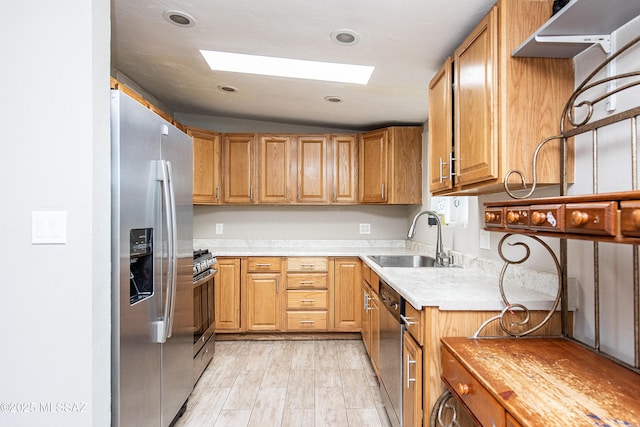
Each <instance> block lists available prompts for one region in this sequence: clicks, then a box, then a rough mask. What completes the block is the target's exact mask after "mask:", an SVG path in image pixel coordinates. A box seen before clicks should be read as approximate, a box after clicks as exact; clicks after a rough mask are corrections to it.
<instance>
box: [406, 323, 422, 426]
mask: <svg viewBox="0 0 640 427" xmlns="http://www.w3.org/2000/svg"><path fill="white" fill-rule="evenodd" d="M402 387H403V389H404V391H403V396H402V406H403V408H402V409H403V411H402V417H403V419H404V423H403V426H405V427H419V426H421V425H422V348H420V346H419V345H418V344H417V343H416V342H415V341H414V340H413V338H411V335H409V333H408V332H405V333H404V339H403V345H402Z"/></svg>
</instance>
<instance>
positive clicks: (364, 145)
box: [358, 129, 389, 203]
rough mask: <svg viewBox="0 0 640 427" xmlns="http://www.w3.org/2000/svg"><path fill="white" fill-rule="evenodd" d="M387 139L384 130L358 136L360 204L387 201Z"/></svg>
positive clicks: (386, 133) (386, 132)
mask: <svg viewBox="0 0 640 427" xmlns="http://www.w3.org/2000/svg"><path fill="white" fill-rule="evenodd" d="M388 139H389V137H388V131H387V130H386V129H380V130H376V131H371V132H366V133H363V134H361V135H360V144H359V152H358V155H359V165H360V169H359V171H358V178H359V179H358V181H359V186H358V187H359V188H358V190H359V199H360V203H385V202H386V201H387V192H386V191H387V189H386V186H387V169H388V164H387V161H388V159H387V145H388Z"/></svg>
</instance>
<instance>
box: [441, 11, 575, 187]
mask: <svg viewBox="0 0 640 427" xmlns="http://www.w3.org/2000/svg"><path fill="white" fill-rule="evenodd" d="M552 3H553V1H552V0H542V1H541V0H519V1H505V0H499V1H498V2H497V3H496V6H494V7H493V8H492V9H491V10H490V11H489V13H488V14H487V15H486V16H485V17H484V18H483V19H482V20H481V21H480V22H479V23H478V25H477V26H476V27H475V28H474V30H473V31H472V32H471V33H470V34H469V35H468V36H467V38H466V39H465V40H464V41H463V42H462V44H461V45H460V46H459V47H458V48H457V49H456V50H455V52H454V54H453V57H452V62H453V66H452V67H451V68H450V67H449V65H448V61H449V60H447V62H445V64H444V65H443V68H442V70H441V71H440V72H439V73H438V74H436V76H435V77H434V79H433V80H432V81H431V84H430V95H431V96H435V98H434V100H435V102H434V103H433V104H432V105H431V108H430V110H432V111H430V120H429V126H430V134H431V133H432V134H433V136H431V138H430V141H431V144H430V146H431V155H432V160H431V162H432V163H431V166H432V167H431V171H430V182H431V183H432V188H431V191H432V192H433V193H438V194H449V193H455V192H465V193H487V192H496V191H501V190H502V179H503V178H504V176H505V174H506V173H507V172H508V171H509V170H511V169H519V170H521V171H522V172H523V173H524V175H525V177H527V179H531V177H532V175H533V171H532V166H531V156H532V154H533V152H534V150H535V148H536V147H537V145H538V143H539V142H540V141H542V140H543V139H544V138H546V137H548V136H549V135H554V134H557V133H558V127H559V123H558V122H557V118H558V117H560V115H561V113H562V110H563V108H564V103H565V101H566V100H567V99H568V97H569V96H570V95H571V92H572V91H573V84H574V82H573V63H572V61H571V60H570V59H552V58H551V59H550V58H512V57H511V52H512V51H513V50H514V49H515V48H516V47H517V46H518V45H519V44H520V43H521V42H522V41H523V40H525V39H526V38H527V37H528V36H529V35H530V34H531V33H532V32H533V31H535V29H536V28H538V27H539V26H540V25H541V24H542V23H544V22H545V21H546V20H547V19H548V18H549V16H551V7H552ZM449 70H451V72H452V73H453V76H452V78H449V76H447V73H448V72H450V71H449ZM448 80H452V81H453V84H452V85H451V86H449V84H448ZM453 87H455V91H454V90H453ZM447 92H448V93H447ZM448 99H452V101H453V105H452V106H450V104H449V102H448ZM451 108H453V122H452V121H451V119H449V117H450V116H451V110H450V109H451ZM432 118H436V119H437V120H434V121H432ZM451 123H452V124H453V126H452V131H453V135H451V132H450V126H451ZM452 139H453V148H451V147H452ZM554 144H556V143H551V144H550V145H549V147H547V148H546V149H544V150H542V151H541V152H540V158H539V165H540V168H539V169H538V171H537V174H538V184H539V185H550V184H558V183H559V182H560V176H559V172H558V170H557V167H555V164H556V163H555V160H554V159H555V158H556V156H557V151H558V145H557V144H556V145H554ZM447 153H449V154H450V155H449V156H447ZM436 161H438V163H435V162H436ZM441 164H442V165H441ZM570 170H572V168H571V169H570ZM441 181H444V182H441ZM434 183H435V184H436V185H434ZM441 184H442V185H441Z"/></svg>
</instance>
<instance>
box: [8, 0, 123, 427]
mask: <svg viewBox="0 0 640 427" xmlns="http://www.w3.org/2000/svg"><path fill="white" fill-rule="evenodd" d="M4 10H5V14H6V16H10V17H11V19H6V20H5V21H4V22H3V24H2V27H1V28H0V51H1V52H2V56H3V66H2V67H0V80H1V81H2V82H3V83H4V84H3V98H2V110H3V111H2V114H0V121H1V123H2V125H1V126H0V128H1V129H2V148H3V156H2V159H3V162H2V168H0V182H1V183H2V184H1V186H0V188H1V189H2V209H1V210H0V223H1V224H2V234H1V236H2V237H1V238H2V244H1V245H0V259H1V260H2V261H0V278H1V282H0V325H2V326H1V327H0V345H1V346H2V351H0V378H1V379H0V383H1V385H0V425H3V426H79V427H80V426H89V425H95V426H100V425H103V426H106V425H109V421H110V419H109V416H110V415H109V413H110V399H109V392H110V356H109V353H110V330H109V325H110V270H109V243H110V237H109V236H110V229H109V227H110V222H109V218H110V212H109V210H110V204H109V203H110V202H109V200H110V185H109V170H110V166H109V163H110V162H109V93H108V92H109V90H108V79H109V61H110V58H109V51H110V49H109V36H110V29H109V16H110V4H109V1H107V0H92V1H80V0H75V1H74V0H66V1H62V2H38V3H37V4H36V5H34V4H33V3H32V2H11V3H6V4H4ZM47 210H54V211H65V212H67V243H66V244H64V245H32V244H31V213H32V212H33V211H47ZM12 403H13V404H16V406H7V405H11V404H12ZM57 403H62V404H68V405H73V404H76V405H77V406H75V407H73V406H67V407H66V408H67V409H69V410H70V411H71V412H65V413H52V412H51V411H53V410H55V409H56V404H57ZM24 404H27V406H25V405H24ZM47 404H51V405H52V406H51V407H50V408H51V409H47V408H48V407H47V406H46V405H47ZM20 405H22V406H20ZM41 405H42V406H41ZM83 405H84V406H83ZM8 408H9V409H14V410H15V411H17V412H11V411H7V409H8ZM27 409H28V410H31V411H33V412H31V413H24V412H22V413H20V411H21V410H22V411H24V410H27ZM80 409H82V411H81V412H77V411H78V410H80Z"/></svg>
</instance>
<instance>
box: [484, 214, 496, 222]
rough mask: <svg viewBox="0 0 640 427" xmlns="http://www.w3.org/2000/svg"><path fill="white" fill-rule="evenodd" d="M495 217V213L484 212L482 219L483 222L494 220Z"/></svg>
mask: <svg viewBox="0 0 640 427" xmlns="http://www.w3.org/2000/svg"><path fill="white" fill-rule="evenodd" d="M495 219H496V214H495V213H493V212H485V213H484V220H485V222H491V221H494V220H495Z"/></svg>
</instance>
